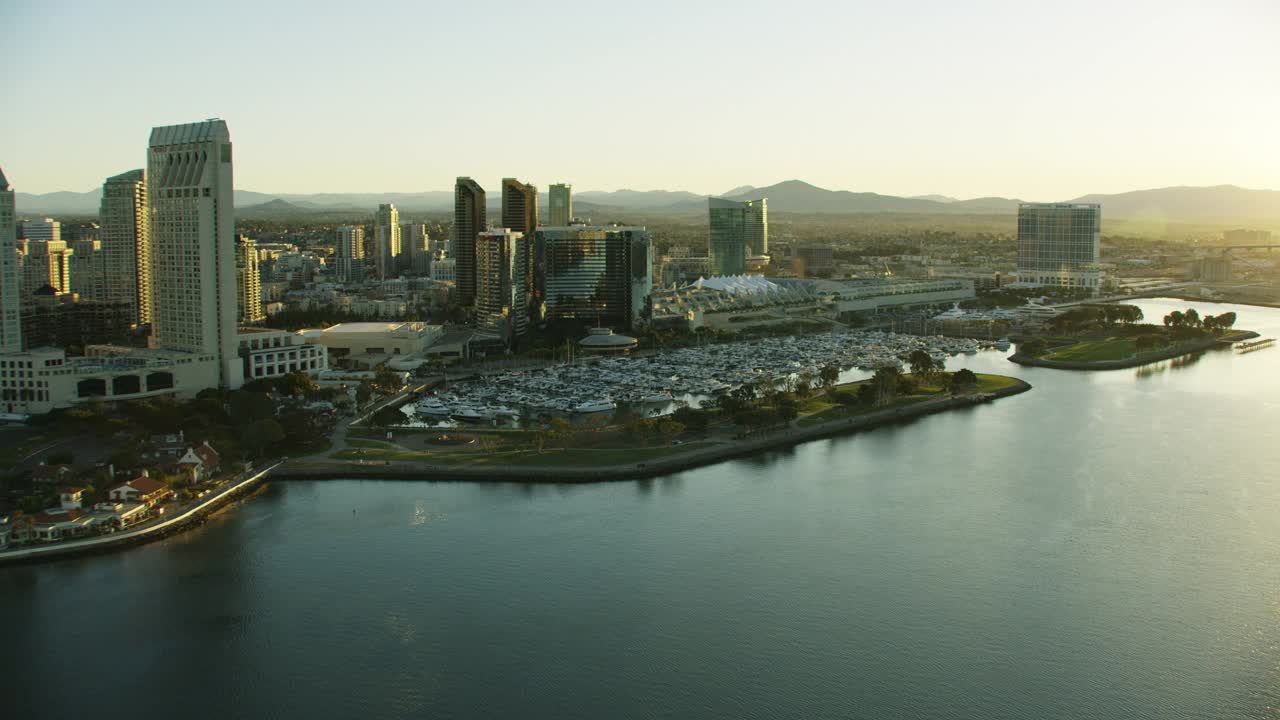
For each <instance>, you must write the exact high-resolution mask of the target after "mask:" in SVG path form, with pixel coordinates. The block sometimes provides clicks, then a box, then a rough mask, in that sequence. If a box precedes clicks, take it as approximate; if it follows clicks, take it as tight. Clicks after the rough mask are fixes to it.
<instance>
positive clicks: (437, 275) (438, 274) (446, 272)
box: [431, 257, 458, 283]
mask: <svg viewBox="0 0 1280 720" xmlns="http://www.w3.org/2000/svg"><path fill="white" fill-rule="evenodd" d="M431 279H432V280H435V281H437V282H450V283H457V282H458V261H457V260H456V259H455V258H446V257H438V258H436V259H435V260H433V261H432V262H431Z"/></svg>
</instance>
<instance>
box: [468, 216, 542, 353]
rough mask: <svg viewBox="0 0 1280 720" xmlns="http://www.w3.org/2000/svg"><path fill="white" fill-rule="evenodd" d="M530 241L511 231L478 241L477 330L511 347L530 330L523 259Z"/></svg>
mask: <svg viewBox="0 0 1280 720" xmlns="http://www.w3.org/2000/svg"><path fill="white" fill-rule="evenodd" d="M529 241H530V238H526V237H525V235H524V234H523V233H519V232H514V231H512V230H510V229H508V228H503V229H502V230H492V231H488V232H482V233H480V234H479V235H478V236H477V237H476V253H475V258H476V299H475V323H476V327H478V328H482V329H484V330H488V331H490V332H492V333H495V334H496V335H498V336H499V337H501V338H502V339H503V340H504V341H505V342H506V343H507V344H508V345H510V344H512V343H513V342H514V341H515V338H517V337H519V336H521V335H524V333H525V331H526V330H527V329H528V327H529V306H528V297H529V288H528V286H527V284H526V274H525V272H524V265H523V262H522V260H523V258H526V257H528V256H529V255H530V254H531V253H530V252H529V250H528V244H529Z"/></svg>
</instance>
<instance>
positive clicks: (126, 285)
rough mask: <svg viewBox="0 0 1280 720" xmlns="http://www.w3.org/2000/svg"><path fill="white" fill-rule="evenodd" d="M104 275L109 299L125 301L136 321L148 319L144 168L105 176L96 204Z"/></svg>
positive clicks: (148, 248)
mask: <svg viewBox="0 0 1280 720" xmlns="http://www.w3.org/2000/svg"><path fill="white" fill-rule="evenodd" d="M98 222H99V224H100V226H101V227H100V229H99V231H98V232H99V237H100V238H101V240H102V253H103V276H104V280H105V285H106V287H105V293H104V295H105V296H104V297H103V299H104V300H106V301H108V302H124V303H128V304H129V306H130V308H132V315H133V322H134V324H135V325H145V324H147V323H149V322H151V243H150V240H149V234H148V224H147V180H146V171H144V170H142V169H138V170H130V171H129V172H126V173H121V174H120V175H116V176H114V177H110V178H107V181H106V182H105V183H103V184H102V201H101V203H100V204H99V205H98Z"/></svg>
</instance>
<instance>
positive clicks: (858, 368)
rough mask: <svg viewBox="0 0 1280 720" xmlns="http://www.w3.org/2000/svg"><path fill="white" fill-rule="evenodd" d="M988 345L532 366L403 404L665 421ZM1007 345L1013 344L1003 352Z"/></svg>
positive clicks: (926, 342) (480, 417)
mask: <svg viewBox="0 0 1280 720" xmlns="http://www.w3.org/2000/svg"><path fill="white" fill-rule="evenodd" d="M989 345H990V343H986V344H984V343H981V342H979V341H977V340H972V339H968V338H954V337H943V336H941V335H927V336H919V335H905V334H898V333H893V332H882V331H867V332H857V331H849V332H838V333H828V334H822V335H808V336H803V337H780V338H767V339H763V340H754V341H748V342H736V343H724V344H715V345H701V346H696V347H688V348H680V349H678V350H673V351H671V352H668V353H662V354H656V355H647V356H643V357H630V356H610V357H599V358H591V359H587V360H580V361H576V362H573V363H564V364H560V365H555V366H552V367H548V368H541V369H536V370H522V371H508V372H504V373H500V374H497V375H490V376H487V377H482V378H476V379H472V380H467V381H461V382H457V383H453V384H451V385H450V386H449V387H447V388H443V387H442V388H440V390H439V391H438V392H436V393H434V394H431V395H428V396H425V397H422V398H420V399H419V400H418V401H417V402H416V403H413V404H411V405H408V406H406V408H408V409H409V410H411V411H412V413H413V414H414V415H415V417H416V418H417V419H418V421H420V422H427V423H428V424H436V423H445V422H449V421H461V422H486V421H516V420H518V419H522V418H525V419H531V418H537V417H540V416H547V415H552V416H554V415H564V414H578V415H590V414H595V413H606V412H611V411H614V410H617V409H619V408H630V409H638V410H640V411H641V413H642V414H644V415H649V416H652V415H662V414H666V413H670V412H672V411H674V410H675V409H676V408H677V407H680V406H681V405H689V406H693V407H698V406H700V405H701V404H702V403H704V402H707V401H709V400H710V399H712V398H714V397H715V396H717V395H720V394H723V393H727V392H732V391H733V390H735V389H736V388H739V387H741V386H743V385H749V384H756V385H758V384H782V383H785V382H793V381H799V380H801V379H806V380H809V381H810V382H812V383H817V382H818V378H819V375H820V373H821V371H822V369H823V368H826V367H835V368H837V369H838V370H839V371H840V374H839V381H840V382H848V381H851V380H855V379H858V378H860V377H865V376H866V374H868V373H870V372H874V371H875V370H876V369H877V368H881V367H896V368H901V367H903V364H904V361H905V359H906V358H907V356H909V355H910V354H911V353H912V352H915V351H917V350H923V351H925V352H927V353H929V355H930V356H931V357H932V358H933V359H934V360H935V361H936V362H937V363H940V364H945V362H946V361H947V359H948V358H950V357H952V356H955V355H958V354H972V353H976V352H977V351H978V350H979V349H981V348H982V347H986V346H989ZM1005 347H1007V345H1006V346H1005Z"/></svg>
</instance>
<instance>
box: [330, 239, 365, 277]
mask: <svg viewBox="0 0 1280 720" xmlns="http://www.w3.org/2000/svg"><path fill="white" fill-rule="evenodd" d="M334 259H335V260H336V261H337V266H338V267H337V279H338V280H339V281H340V282H358V281H360V280H363V279H364V228H363V227H362V226H360V225H343V226H342V227H340V228H338V241H337V243H336V245H335V246H334Z"/></svg>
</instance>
